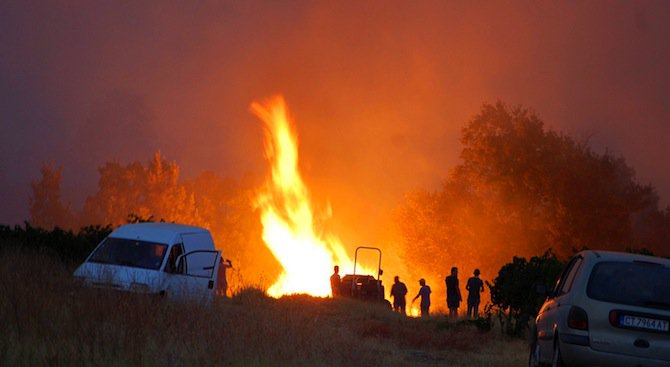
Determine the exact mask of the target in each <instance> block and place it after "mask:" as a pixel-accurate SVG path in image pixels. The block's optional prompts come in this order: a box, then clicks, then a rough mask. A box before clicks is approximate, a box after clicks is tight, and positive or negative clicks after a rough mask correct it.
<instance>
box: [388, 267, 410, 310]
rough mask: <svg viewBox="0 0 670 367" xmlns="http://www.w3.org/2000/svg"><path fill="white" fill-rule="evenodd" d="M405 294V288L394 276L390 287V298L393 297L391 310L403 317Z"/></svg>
mask: <svg viewBox="0 0 670 367" xmlns="http://www.w3.org/2000/svg"><path fill="white" fill-rule="evenodd" d="M406 294H407V286H405V283H403V282H401V281H400V278H399V277H398V276H397V275H396V276H395V277H394V278H393V286H392V287H391V297H393V310H394V311H395V312H399V313H402V314H403V315H405V304H406V302H405V295H406Z"/></svg>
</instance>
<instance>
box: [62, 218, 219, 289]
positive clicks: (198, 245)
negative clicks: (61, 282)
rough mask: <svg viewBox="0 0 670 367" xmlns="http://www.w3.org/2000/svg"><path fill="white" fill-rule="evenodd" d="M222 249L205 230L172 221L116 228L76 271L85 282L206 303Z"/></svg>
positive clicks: (103, 286) (76, 276)
mask: <svg viewBox="0 0 670 367" xmlns="http://www.w3.org/2000/svg"><path fill="white" fill-rule="evenodd" d="M221 264H222V261H221V252H220V251H217V250H216V249H215V247H214V241H213V239H212V236H211V234H210V232H209V231H208V230H207V229H204V228H201V227H195V226H188V225H182V224H173V223H136V224H126V225H123V226H121V227H119V228H117V229H115V230H114V231H113V232H112V233H110V235H109V236H107V237H106V238H105V239H104V240H102V241H101V242H100V244H98V246H97V247H96V248H95V249H94V250H93V252H91V254H90V255H89V256H88V257H87V258H86V260H85V261H84V263H83V264H81V265H80V266H79V267H78V268H77V269H76V270H75V272H74V277H75V279H77V280H79V281H81V282H82V283H83V284H84V285H86V286H91V287H96V288H105V289H112V290H117V291H125V292H135V293H146V294H158V295H161V296H164V297H167V298H172V299H179V300H186V301H196V302H210V301H211V300H212V299H213V298H214V296H215V294H216V290H217V282H218V281H219V280H218V279H217V278H218V277H217V275H218V274H219V267H220V266H221Z"/></svg>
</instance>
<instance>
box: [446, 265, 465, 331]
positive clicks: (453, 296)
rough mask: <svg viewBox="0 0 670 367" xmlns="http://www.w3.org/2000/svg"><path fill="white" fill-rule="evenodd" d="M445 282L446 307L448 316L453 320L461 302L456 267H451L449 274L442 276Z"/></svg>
mask: <svg viewBox="0 0 670 367" xmlns="http://www.w3.org/2000/svg"><path fill="white" fill-rule="evenodd" d="M444 282H445V283H446V284H447V307H449V318H450V319H452V320H455V319H457V318H458V306H459V305H460V304H461V301H462V300H463V297H461V289H460V287H459V286H458V268H457V267H455V266H454V267H453V268H451V275H449V276H447V277H446V278H444Z"/></svg>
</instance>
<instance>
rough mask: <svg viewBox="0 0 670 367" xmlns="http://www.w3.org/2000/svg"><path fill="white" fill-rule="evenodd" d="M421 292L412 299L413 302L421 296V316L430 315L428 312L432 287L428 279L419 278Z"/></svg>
mask: <svg viewBox="0 0 670 367" xmlns="http://www.w3.org/2000/svg"><path fill="white" fill-rule="evenodd" d="M419 285H420V286H421V289H419V293H418V294H417V295H416V297H414V299H412V302H414V301H416V299H417V298H419V297H421V317H428V312H429V309H430V287H429V286H427V285H426V280H425V279H423V278H422V279H421V280H419Z"/></svg>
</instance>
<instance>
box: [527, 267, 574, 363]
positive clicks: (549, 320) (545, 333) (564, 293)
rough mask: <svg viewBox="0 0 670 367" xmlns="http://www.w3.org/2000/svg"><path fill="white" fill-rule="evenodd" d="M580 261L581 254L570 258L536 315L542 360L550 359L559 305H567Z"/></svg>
mask: <svg viewBox="0 0 670 367" xmlns="http://www.w3.org/2000/svg"><path fill="white" fill-rule="evenodd" d="M582 262H583V258H582V257H581V256H575V257H574V258H572V260H570V262H569V263H568V265H567V266H566V267H565V270H564V271H563V273H562V274H561V277H560V278H559V280H558V282H557V283H556V286H555V287H554V290H553V291H552V293H551V295H550V296H549V298H548V299H547V300H546V301H545V303H544V304H543V305H542V308H541V309H540V312H539V314H538V317H537V341H538V343H539V345H540V359H541V360H542V361H545V362H546V361H548V360H551V357H552V355H553V350H554V336H555V335H554V331H555V330H556V327H557V323H558V316H559V310H560V308H561V307H568V306H569V305H567V304H566V300H567V298H568V297H569V293H570V290H571V289H572V284H573V282H574V280H575V276H576V274H577V273H578V271H579V269H580V267H581V264H582Z"/></svg>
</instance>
